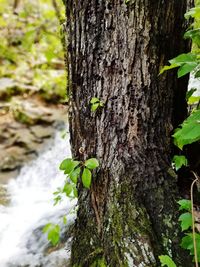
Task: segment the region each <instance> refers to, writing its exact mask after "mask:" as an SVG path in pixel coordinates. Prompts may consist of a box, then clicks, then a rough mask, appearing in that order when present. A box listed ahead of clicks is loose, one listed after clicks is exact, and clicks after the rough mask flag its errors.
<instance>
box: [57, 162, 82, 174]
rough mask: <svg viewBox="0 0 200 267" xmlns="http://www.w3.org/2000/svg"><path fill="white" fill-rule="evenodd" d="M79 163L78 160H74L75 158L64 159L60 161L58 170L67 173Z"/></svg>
mask: <svg viewBox="0 0 200 267" xmlns="http://www.w3.org/2000/svg"><path fill="white" fill-rule="evenodd" d="M79 164H80V161H76V160H73V159H64V160H63V161H62V163H61V164H60V170H64V171H65V174H69V173H70V172H71V171H73V170H74V169H75V168H76V167H77V166H78V165H79Z"/></svg>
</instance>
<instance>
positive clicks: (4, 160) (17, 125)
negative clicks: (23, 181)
mask: <svg viewBox="0 0 200 267" xmlns="http://www.w3.org/2000/svg"><path fill="white" fill-rule="evenodd" d="M7 83H9V81H7ZM1 107H3V108H4V112H2V113H1V112H0V151H1V153H0V183H2V180H3V182H5V180H6V179H9V177H10V176H11V174H12V171H14V170H18V169H19V168H20V167H21V166H23V165H24V164H25V163H26V162H27V161H30V160H32V159H34V158H35V157H36V156H37V155H38V153H39V152H40V151H42V150H43V148H44V147H45V145H46V144H47V142H48V139H49V138H51V137H52V136H53V135H54V132H55V128H56V127H58V126H59V125H60V124H62V126H63V125H64V122H65V121H67V118H66V110H64V108H62V106H61V105H51V104H47V103H45V102H42V101H41V100H40V99H37V98H34V97H31V98H23V97H18V96H17V97H16V96H15V97H13V100H12V101H11V102H5V101H4V102H0V111H1ZM5 107H6V108H5ZM6 173H7V174H6ZM15 174H16V173H15Z"/></svg>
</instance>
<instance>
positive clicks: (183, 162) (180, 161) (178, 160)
mask: <svg viewBox="0 0 200 267" xmlns="http://www.w3.org/2000/svg"><path fill="white" fill-rule="evenodd" d="M172 162H173V163H174V164H175V168H176V171H178V170H179V169H180V168H181V167H182V166H187V165H188V161H187V159H186V157H185V156H177V155H175V156H174V157H173V159H172Z"/></svg>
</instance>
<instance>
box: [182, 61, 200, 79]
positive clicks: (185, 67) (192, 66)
mask: <svg viewBox="0 0 200 267" xmlns="http://www.w3.org/2000/svg"><path fill="white" fill-rule="evenodd" d="M196 67H197V63H196V62H190V63H186V64H183V65H182V66H180V68H179V69H178V78H180V77H182V76H184V75H186V74H188V73H189V72H191V71H193V70H194V69H195V68H196Z"/></svg>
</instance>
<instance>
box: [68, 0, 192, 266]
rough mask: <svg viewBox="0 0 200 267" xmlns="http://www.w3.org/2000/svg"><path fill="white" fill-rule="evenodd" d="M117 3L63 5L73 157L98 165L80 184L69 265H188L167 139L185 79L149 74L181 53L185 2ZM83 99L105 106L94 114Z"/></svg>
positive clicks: (93, 0) (74, 0)
mask: <svg viewBox="0 0 200 267" xmlns="http://www.w3.org/2000/svg"><path fill="white" fill-rule="evenodd" d="M124 2H125V1H124V0H67V1H66V12H67V27H66V29H67V39H68V43H67V46H68V56H67V61H68V72H69V92H70V100H71V102H70V132H71V144H72V152H73V157H74V158H77V159H79V160H86V159H87V158H89V157H96V158H97V159H98V160H99V161H100V168H99V169H98V170H97V171H96V172H94V173H93V183H92V187H91V190H86V189H83V188H82V186H81V184H80V186H79V210H78V218H77V221H76V226H75V228H76V229H75V236H74V240H73V245H72V259H71V264H72V266H111V267H112V266H113V267H114V266H138V267H147V266H148V267H150V266H159V264H158V258H157V257H158V255H160V254H169V255H173V258H174V259H175V261H176V262H177V263H178V265H179V266H182V267H183V266H187V267H189V266H190V263H189V261H188V262H186V261H185V258H184V256H183V255H182V252H181V251H180V249H179V238H178V234H179V233H178V232H179V230H178V227H177V216H178V214H177V213H178V212H177V210H178V208H177V205H176V200H177V196H178V194H177V192H178V190H177V180H176V176H175V175H173V171H172V170H171V169H170V155H171V141H170V135H171V131H172V129H173V125H174V124H177V123H178V122H179V120H180V119H181V117H182V116H183V112H182V111H181V112H180V110H181V109H182V108H181V106H182V105H184V100H183V99H184V92H185V90H186V86H187V81H186V80H185V79H180V80H178V81H177V78H176V73H175V72H169V73H166V74H164V75H161V76H158V73H159V69H160V67H161V66H163V65H165V64H166V63H167V61H168V59H170V58H173V57H174V56H176V55H177V54H179V53H181V52H183V51H185V48H186V46H185V44H184V42H183V40H182V36H183V32H184V29H183V21H184V16H183V15H184V13H185V11H186V7H187V3H186V1H184V0H170V1H165V0H151V1H150V0H130V1H128V3H127V4H125V3H124ZM180 90H181V92H182V93H181V94H180ZM181 95H182V97H180V96H181ZM177 96H178V98H177ZM92 97H98V98H99V99H100V100H102V101H103V102H104V107H103V108H101V109H98V110H97V111H96V112H95V113H94V112H91V107H90V100H91V98H92ZM174 103H176V106H175V105H174ZM175 109H176V112H175ZM175 113H176V116H174V114H175ZM80 148H81V149H80ZM80 151H81V153H80ZM83 151H84V152H83ZM82 152H83V153H82Z"/></svg>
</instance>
